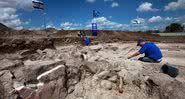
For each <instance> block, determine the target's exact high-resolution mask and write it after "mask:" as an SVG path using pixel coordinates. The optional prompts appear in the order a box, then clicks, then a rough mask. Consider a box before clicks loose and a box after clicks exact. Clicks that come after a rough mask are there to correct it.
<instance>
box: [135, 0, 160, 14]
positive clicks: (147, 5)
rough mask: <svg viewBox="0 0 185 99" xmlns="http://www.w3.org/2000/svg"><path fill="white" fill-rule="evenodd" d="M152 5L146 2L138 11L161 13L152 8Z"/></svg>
mask: <svg viewBox="0 0 185 99" xmlns="http://www.w3.org/2000/svg"><path fill="white" fill-rule="evenodd" d="M152 5H153V4H152V3H149V2H145V3H142V4H141V5H140V6H139V7H138V8H137V9H136V10H137V11H138V12H147V11H159V9H156V8H152Z"/></svg>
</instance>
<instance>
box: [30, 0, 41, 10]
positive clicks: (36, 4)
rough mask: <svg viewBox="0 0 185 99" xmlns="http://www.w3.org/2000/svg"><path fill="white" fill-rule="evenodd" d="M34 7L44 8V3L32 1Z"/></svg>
mask: <svg viewBox="0 0 185 99" xmlns="http://www.w3.org/2000/svg"><path fill="white" fill-rule="evenodd" d="M32 3H33V8H35V9H41V10H44V3H43V2H41V1H32Z"/></svg>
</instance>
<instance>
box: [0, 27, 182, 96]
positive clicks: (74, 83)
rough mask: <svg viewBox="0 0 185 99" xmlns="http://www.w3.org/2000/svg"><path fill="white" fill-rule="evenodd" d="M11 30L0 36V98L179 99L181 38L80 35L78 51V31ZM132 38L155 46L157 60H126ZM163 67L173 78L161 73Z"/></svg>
mask: <svg viewBox="0 0 185 99" xmlns="http://www.w3.org/2000/svg"><path fill="white" fill-rule="evenodd" d="M12 31H13V30H12ZM12 31H11V33H8V32H5V33H6V34H2V33H0V34H1V37H0V64H1V65H0V89H1V90H0V93H1V94H0V99H1V98H2V99H17V97H22V98H23V99H185V97H184V92H185V79H184V77H185V61H184V60H185V44H184V43H185V39H184V38H185V37H160V36H159V35H152V34H146V33H125V32H121V31H99V35H98V36H97V37H92V36H90V35H91V34H90V31H86V33H87V36H88V37H89V38H90V39H91V45H90V46H83V45H82V40H81V39H80V38H79V37H78V36H77V34H78V32H79V31H56V33H55V34H51V35H49V36H48V34H47V32H45V31H28V30H21V31H14V32H15V33H16V34H15V33H14V32H13V33H12ZM138 38H144V39H145V40H147V41H152V42H155V43H156V44H157V45H158V46H159V48H160V49H161V51H162V54H163V61H162V62H161V63H143V62H140V61H138V58H139V57H141V56H142V55H141V56H138V57H135V58H133V59H127V57H128V56H129V55H130V54H132V53H134V52H136V51H138V50H139V49H140V48H139V47H137V46H136V43H135V42H136V40H137V39H138ZM164 64H170V65H171V66H173V67H175V68H177V69H178V70H179V75H178V76H177V77H175V78H174V77H171V76H170V75H167V74H164V73H162V72H161V67H162V66H163V65H164ZM14 92H15V93H14Z"/></svg>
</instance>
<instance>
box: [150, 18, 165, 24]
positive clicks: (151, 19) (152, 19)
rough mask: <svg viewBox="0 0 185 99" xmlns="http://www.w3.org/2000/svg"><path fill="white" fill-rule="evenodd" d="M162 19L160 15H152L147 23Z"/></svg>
mask: <svg viewBox="0 0 185 99" xmlns="http://www.w3.org/2000/svg"><path fill="white" fill-rule="evenodd" d="M161 21H163V18H162V17H160V16H153V17H152V18H150V19H149V20H148V22H149V23H157V22H161Z"/></svg>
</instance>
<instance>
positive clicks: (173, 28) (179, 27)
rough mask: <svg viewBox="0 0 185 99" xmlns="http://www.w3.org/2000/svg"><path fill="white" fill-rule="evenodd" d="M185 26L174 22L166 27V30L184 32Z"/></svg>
mask: <svg viewBox="0 0 185 99" xmlns="http://www.w3.org/2000/svg"><path fill="white" fill-rule="evenodd" d="M183 30H184V26H182V25H181V24H179V23H172V24H170V25H169V26H167V27H166V30H165V32H183Z"/></svg>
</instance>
